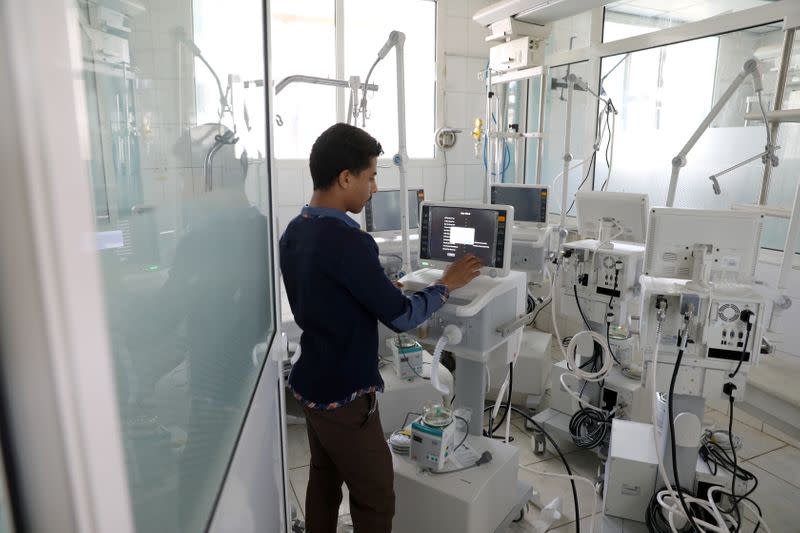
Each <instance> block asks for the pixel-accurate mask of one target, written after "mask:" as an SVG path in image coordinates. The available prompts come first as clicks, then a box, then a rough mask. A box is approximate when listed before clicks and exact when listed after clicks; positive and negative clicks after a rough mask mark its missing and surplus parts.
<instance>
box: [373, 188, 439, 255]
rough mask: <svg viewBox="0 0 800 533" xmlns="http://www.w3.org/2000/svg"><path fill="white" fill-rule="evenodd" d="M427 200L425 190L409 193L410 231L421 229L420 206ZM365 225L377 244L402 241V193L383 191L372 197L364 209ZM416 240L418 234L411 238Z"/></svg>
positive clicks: (412, 190) (410, 191)
mask: <svg viewBox="0 0 800 533" xmlns="http://www.w3.org/2000/svg"><path fill="white" fill-rule="evenodd" d="M424 200H425V191H424V190H423V189H409V191H408V229H409V230H411V232H415V231H416V230H417V229H419V206H420V204H421V203H422V201H424ZM364 225H365V227H366V230H367V232H368V233H370V234H372V236H373V237H375V241H376V242H379V243H380V242H391V241H400V239H401V238H402V236H401V228H400V191H399V190H397V189H394V190H381V191H378V192H376V193H375V194H373V195H372V197H371V198H370V199H369V201H368V202H367V205H366V206H365V207H364ZM409 238H410V239H412V240H414V239H416V238H417V236H416V234H414V233H412V234H411V235H410V236H409Z"/></svg>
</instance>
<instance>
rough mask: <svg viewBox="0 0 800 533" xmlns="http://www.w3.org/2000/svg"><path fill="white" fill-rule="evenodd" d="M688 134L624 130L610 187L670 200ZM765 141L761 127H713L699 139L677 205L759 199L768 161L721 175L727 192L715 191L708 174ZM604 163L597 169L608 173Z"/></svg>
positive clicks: (719, 205) (656, 201) (722, 205)
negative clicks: (678, 157)
mask: <svg viewBox="0 0 800 533" xmlns="http://www.w3.org/2000/svg"><path fill="white" fill-rule="evenodd" d="M685 142H686V135H676V134H674V133H670V132H663V131H657V130H639V131H636V132H628V131H625V132H619V133H618V134H617V136H616V143H615V149H614V166H613V168H612V177H611V182H610V187H609V190H613V191H624V192H646V193H648V194H649V195H650V205H652V206H659V205H664V204H665V203H666V200H667V188H668V187H669V178H670V172H671V170H672V166H671V161H672V158H673V157H674V156H675V154H676V153H677V151H678V150H680V147H681V146H682V145H683V143H685ZM763 145H764V130H763V129H761V128H745V127H741V128H712V129H710V130H708V131H707V132H706V133H705V135H703V137H702V138H701V139H700V141H698V143H697V144H696V145H695V147H694V149H693V150H692V152H691V154H690V155H689V157H688V158H687V159H688V163H687V165H686V166H685V167H684V168H683V170H682V171H681V175H680V179H679V180H678V192H677V194H676V195H675V207H692V208H704V209H728V208H730V206H731V204H733V203H757V202H758V194H759V191H760V190H761V176H762V173H763V168H764V167H763V165H762V164H761V161H757V162H753V163H750V164H748V165H747V166H745V167H742V168H740V169H738V170H737V171H735V172H732V173H731V174H729V175H727V176H724V177H720V178H719V183H720V188H721V189H722V194H720V195H715V194H714V191H713V189H712V185H711V181H709V179H708V176H710V175H711V174H714V173H717V172H719V171H720V170H722V169H724V168H726V167H728V166H732V165H733V164H735V163H738V162H740V161H741V160H742V159H743V157H742V156H743V155H744V154H747V155H755V154H756V153H758V151H759V150H761V149H762V147H763ZM606 168H607V167H606V165H605V162H603V163H601V164H600V166H599V167H598V169H597V172H598V185H599V178H600V176H605V173H606Z"/></svg>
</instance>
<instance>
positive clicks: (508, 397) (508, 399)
mask: <svg viewBox="0 0 800 533" xmlns="http://www.w3.org/2000/svg"><path fill="white" fill-rule="evenodd" d="M513 389H514V363H509V364H508V394H506V405H505V411H503V416H502V418H500V422H498V423H497V425H496V426H495V427H492V425H491V421H490V423H489V432H488V433H487V432H486V430H484V432H483V436H484V437H492V436H494V433H495V431H497V430H498V429H500V427H501V426H502V425H503V422H505V421H506V416H507V415H508V408H509V406H510V405H511V391H512V390H513Z"/></svg>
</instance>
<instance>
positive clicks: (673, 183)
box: [667, 59, 777, 207]
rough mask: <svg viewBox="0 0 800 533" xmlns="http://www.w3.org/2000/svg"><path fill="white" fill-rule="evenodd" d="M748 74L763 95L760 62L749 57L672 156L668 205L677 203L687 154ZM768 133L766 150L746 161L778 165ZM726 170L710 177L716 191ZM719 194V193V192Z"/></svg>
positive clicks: (758, 91)
mask: <svg viewBox="0 0 800 533" xmlns="http://www.w3.org/2000/svg"><path fill="white" fill-rule="evenodd" d="M747 76H751V77H752V78H753V87H754V89H755V93H756V94H758V95H759V96H760V95H761V92H762V91H763V90H764V85H763V84H762V82H761V73H760V72H759V71H758V62H757V61H756V60H755V59H748V60H747V61H745V63H744V66H743V67H742V71H741V72H740V73H739V74H738V75H737V76H736V78H734V80H733V81H732V82H731V84H730V86H729V87H728V89H727V90H726V91H725V92H724V93H723V95H722V96H721V97H720V99H719V100H718V101H717V103H716V104H714V107H712V108H711V111H709V112H708V115H706V118H704V119H703V121H702V122H701V123H700V125H699V126H698V127H697V129H696V130H695V132H694V133H693V134H692V136H691V137H690V138H689V140H688V141H687V143H686V144H685V145H684V147H683V148H681V151H680V152H678V155H676V156H675V157H674V158H672V175H671V176H670V180H669V191H668V192H667V207H672V206H673V204H674V203H675V193H676V191H677V188H678V177H679V175H680V172H681V168H683V167H685V166H686V156H687V155H688V154H689V152H690V151H691V150H692V148H694V145H695V144H697V141H698V140H700V137H701V136H702V135H703V133H705V131H706V129H708V127H709V126H710V125H711V123H712V122H713V121H714V119H715V118H716V117H717V115H719V112H720V111H722V108H723V107H725V104H727V103H728V100H730V99H731V97H732V96H733V93H734V92H736V89H738V88H739V86H740V85H741V84H742V82H743V81H744V80H745V79H746V78H747ZM767 131H769V128H767ZM767 135H768V136H767V146H766V150H765V151H764V152H763V153H761V154H759V155H757V156H755V157H753V158H751V159H748V160H747V161H746V162H747V163H749V162H750V161H754V160H755V159H758V158H759V157H761V158H762V160H763V161H764V163H765V164H772V165H773V166H775V165H777V158H776V157H775V155H774V151H775V147H774V146H773V145H772V140H771V139H770V138H769V133H768V134H767ZM743 164H744V163H740V164H738V165H735V166H733V167H731V168H729V169H728V170H726V171H725V172H729V171H731V170H734V169H736V168H739V167H740V166H742V165H743ZM725 172H722V173H720V174H715V175H714V176H712V177H710V178H709V179H711V181H712V183H713V184H714V192H717V190H718V189H719V183H718V182H717V180H716V178H717V177H718V176H720V175H722V174H724V173H725ZM717 194H719V193H718V192H717Z"/></svg>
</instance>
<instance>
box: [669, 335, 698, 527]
mask: <svg viewBox="0 0 800 533" xmlns="http://www.w3.org/2000/svg"><path fill="white" fill-rule="evenodd" d="M685 334H686V335H688V331H686V332H685ZM678 344H681V339H680V335H679V336H678ZM682 360H683V348H681V349H680V350H678V357H677V358H676V359H675V367H674V368H673V370H672V378H671V379H670V382H669V395H668V396H667V411H668V413H667V416H668V418H669V446H670V453H671V454H672V475H673V477H674V479H675V490H676V492H677V493H678V498H679V499H680V502H681V507H683V511H684V512H685V513H686V516H687V518H688V519H689V524H691V527H692V529H691V531H696V532H697V533H701V532H702V530H701V529H700V527H699V526H698V525H697V522H695V518H694V515H693V514H692V511H691V509H690V507H689V504H688V503H686V498H684V496H683V493H684V490H683V489H682V488H681V482H680V477H679V475H678V451H677V445H676V443H675V413H674V409H673V402H672V400H673V396H674V394H675V382H676V381H677V379H678V370H679V369H680V367H681V361H682Z"/></svg>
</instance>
